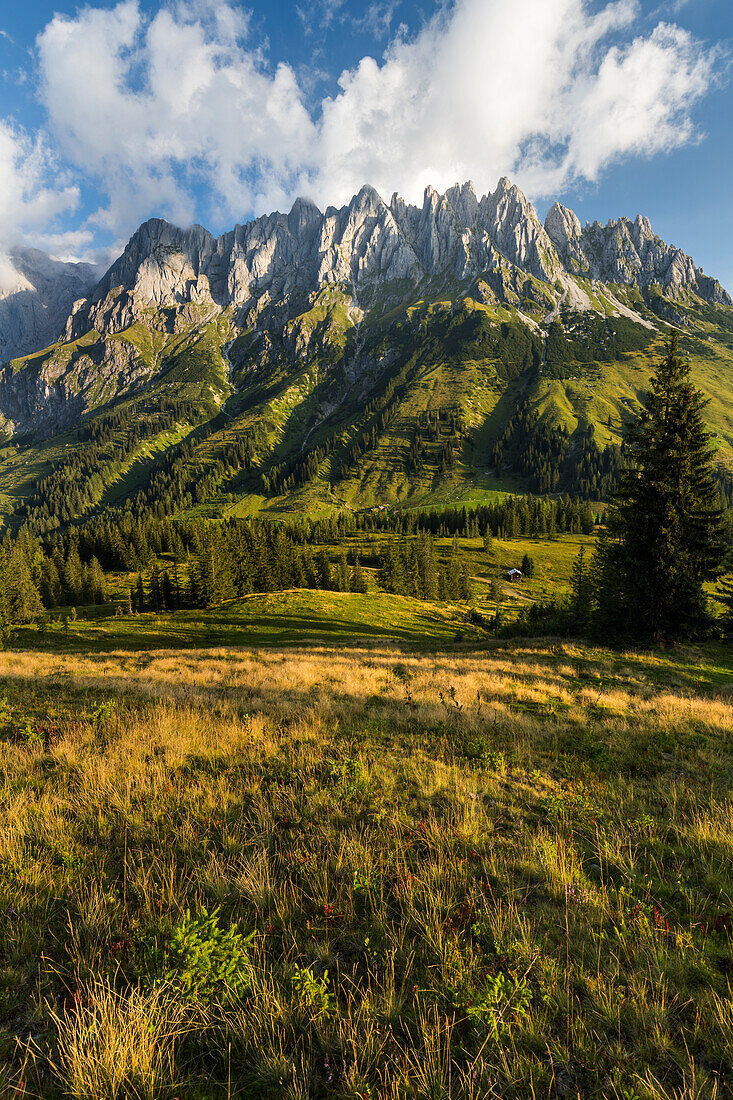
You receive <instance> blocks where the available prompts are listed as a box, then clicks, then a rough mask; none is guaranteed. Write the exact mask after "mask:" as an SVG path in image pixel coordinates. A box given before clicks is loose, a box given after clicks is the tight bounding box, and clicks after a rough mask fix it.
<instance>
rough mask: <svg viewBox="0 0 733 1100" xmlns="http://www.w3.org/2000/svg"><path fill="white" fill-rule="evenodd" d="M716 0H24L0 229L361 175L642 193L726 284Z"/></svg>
mask: <svg viewBox="0 0 733 1100" xmlns="http://www.w3.org/2000/svg"><path fill="white" fill-rule="evenodd" d="M731 57H733V4H731V2H730V0H688V2H685V0H666V2H665V0H641V2H639V0H613V2H608V0H511V3H509V2H508V0H450V2H445V3H442V4H436V3H435V2H433V0H421V2H416V0H367V2H366V3H357V2H356V0H296V2H292V3H291V2H289V0H279V2H269V3H265V2H262V0H253V2H252V3H250V4H237V3H231V4H229V3H221V2H216V0H187V2H186V3H185V4H184V3H178V2H177V0H171V2H170V3H168V4H163V5H161V4H158V3H151V2H148V0H140V3H135V0H121V2H117V3H106V2H92V3H91V4H88V5H87V6H85V7H78V6H76V5H74V4H72V3H68V2H67V0H59V2H58V3H51V2H46V0H29V2H26V3H24V4H23V3H18V4H15V5H12V7H11V6H10V5H4V6H3V10H2V12H1V13H0V90H1V92H2V95H1V97H0V104H1V105H2V106H0V250H2V249H3V248H5V249H7V248H8V247H10V246H11V245H12V244H13V243H15V242H16V241H19V240H20V241H26V242H28V243H35V244H39V245H40V246H42V247H46V248H48V249H49V250H50V251H51V252H53V253H54V254H56V255H59V256H64V257H66V256H68V257H73V256H77V257H81V256H84V257H93V256H96V257H99V258H102V257H107V256H108V255H109V254H110V253H111V252H114V250H115V249H118V248H119V247H120V246H121V245H123V244H124V242H125V240H126V239H127V238H128V237H129V235H130V233H131V232H132V231H134V229H135V227H136V226H137V224H138V223H139V222H140V221H141V220H143V219H144V218H146V217H150V216H164V217H168V218H171V219H172V220H175V221H178V222H181V223H187V222H191V221H199V222H201V223H202V224H204V225H206V226H207V227H208V228H210V229H211V230H212V231H214V232H220V231H222V230H224V229H226V228H230V227H231V225H232V224H234V222H235V221H244V220H247V219H248V218H249V217H251V216H253V215H255V214H259V213H262V212H265V211H268V210H272V209H276V208H286V207H288V206H289V204H290V203H291V202H292V199H293V198H294V196H295V195H296V194H298V193H300V192H303V193H307V194H309V195H310V196H311V197H313V198H314V199H315V200H316V201H317V202H318V203H319V205H320V206H321V207H325V205H327V204H328V203H329V202H333V203H335V204H340V203H342V202H345V201H347V200H348V198H349V197H350V195H351V194H352V193H353V192H354V191H356V190H358V187H359V186H360V184H361V183H363V182H370V183H373V184H374V185H375V186H376V187H377V188H378V189H379V190H380V192H381V193H382V194H383V195H384V197H385V198H386V199H389V197H390V196H391V193H392V191H393V190H399V191H400V193H401V194H403V195H404V196H405V197H406V198H407V199H408V200H410V201H421V195H422V191H423V189H424V187H425V185H426V184H427V183H431V184H433V185H435V186H436V187H438V188H439V189H441V190H442V189H444V188H445V187H446V186H449V185H450V184H451V183H453V182H456V181H457V180H461V181H462V180H464V179H467V178H472V179H473V180H474V181H475V183H476V186H477V190H479V191H482V192H485V191H487V190H491V189H493V188H494V186H495V185H496V182H497V180H498V178H499V177H500V176H501V175H504V174H506V175H509V176H510V177H511V178H512V179H514V180H515V181H516V182H517V183H519V185H520V186H522V187H523V188H524V190H525V191H526V192H527V194H528V195H529V197H530V198H531V199H532V200H533V201H534V202H535V205H536V206H537V209H538V212H539V213H540V216H544V213H545V212H546V210H547V208H548V207H549V205H551V203H552V201H554V199H555V198H558V199H560V201H562V202H564V203H565V205H567V206H570V207H572V209H574V210H575V211H576V213H577V214H578V216H579V217H580V219H581V221H585V220H586V219H588V220H593V219H595V218H598V219H599V220H601V221H606V220H607V219H608V218H611V217H617V216H619V215H621V214H625V215H628V216H631V217H633V216H635V215H636V214H637V213H644V214H647V215H648V216H649V217H650V218H651V220H652V224H653V226H654V228H655V230H656V231H657V232H658V233H659V234H660V236H662V237H663V238H664V239H665V240H667V241H669V242H670V243H674V244H677V245H679V246H681V247H682V248H684V249H685V251H687V252H689V253H690V254H691V255H692V256H693V257H694V259H695V261H696V262H697V263H698V264H700V265H702V267H703V268H704V269H705V271H706V272H708V273H709V274H712V275H715V276H717V277H718V278H720V279H721V281H722V282H723V283H724V284H725V285H726V286H727V287H728V288H729V289H731V290H733V205H732V204H731V198H730V195H731V188H730V179H731V176H732V175H733V138H732V134H731V122H732V120H733V79H731V77H732V73H731Z"/></svg>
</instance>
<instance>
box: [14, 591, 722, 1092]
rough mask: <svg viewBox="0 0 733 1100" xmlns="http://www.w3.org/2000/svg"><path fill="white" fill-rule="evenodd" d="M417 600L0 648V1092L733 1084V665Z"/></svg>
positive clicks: (712, 656)
mask: <svg viewBox="0 0 733 1100" xmlns="http://www.w3.org/2000/svg"><path fill="white" fill-rule="evenodd" d="M310 596H312V594H309V593H305V594H303V597H304V599H307V598H309V597H310ZM331 598H332V599H334V600H335V599H337V597H336V595H335V594H331ZM369 598H370V597H367V599H369ZM259 599H263V598H259ZM264 599H270V597H267V598H264ZM350 599H353V597H352V598H350ZM385 599H386V597H385ZM391 599H393V600H394V599H395V598H394V597H392V598H391ZM246 603H247V601H243V602H242V603H241V604H240V605H238V608H237V614H238V615H241V614H242V608H243V607H244V605H246ZM404 603H405V605H407V604H409V603H410V601H404ZM423 606H424V605H423ZM271 610H272V609H271ZM276 610H277V609H275V611H276ZM323 610H324V611H325V609H323ZM293 611H294V617H295V618H297V617H298V615H308V614H311V613H313V609H310V611H309V609H308V608H307V607H305V606H304V607H303V608H301V609H300V611H298V612H297V614H296V613H295V609H293ZM329 613H330V614H332V615H333V617H334V619H336V618H337V616H336V609H335V608H333V607H332V608H330V611H329ZM199 614H200V613H199ZM385 614H386V612H385ZM416 614H417V612H416V609H414V608H410V607H408V606H405V608H404V622H405V624H406V625H405V636H404V637H403V638H402V640H401V641H400V642H394V641H389V640H384V639H381V638H379V637H375V638H373V640H371V641H363V640H362V641H358V640H355V638H354V637H353V636H352V635H351V633H350V631H351V624H352V623H354V622H357V621H358V619H359V612H358V608H357V605H356V604H353V606H352V608H351V610H350V611H348V612H344V613H343V614H342V616H341V618H342V620H343V621H347V626H346V627H344V628H342V630H343V633H342V636H341V637H340V638H331V639H330V640H328V639H325V640H321V641H318V640H316V636H317V634H318V631H316V630H315V629H314V633H313V640H312V641H308V642H306V641H303V640H302V639H303V638H304V637H305V635H304V634H301V635H300V637H301V641H300V642H298V640H297V637H296V638H294V639H292V640H291V644H289V645H288V646H285V647H284V646H282V645H280V644H278V641H279V638H278V635H277V631H275V632H271V631H269V629H268V623H267V619H268V611H267V607H266V606H265V607H263V608H262V609H261V612H260V614H259V621H260V622H261V625H260V626H258V628H257V632H256V633H255V632H254V630H253V631H252V633H251V634H250V637H249V638H248V637H247V633H246V631H243V630H242V629H241V628H240V626H239V625H232V624H231V623H230V625H229V627H228V628H227V629H228V630H229V633H227V634H226V635H225V636H222V637H219V636H217V635H216V634H215V633H212V634H211V635H210V636H206V635H205V634H204V635H202V634H201V633H199V634H198V636H197V637H196V640H195V643H191V641H190V638H192V637H193V636H194V635H193V634H190V635H189V634H186V633H185V632H183V633H182V634H181V635H180V636H178V637H176V639H175V642H174V641H173V638H172V635H171V633H170V632H168V631H167V630H166V628H165V627H164V625H161V626H160V629H159V632H158V634H157V635H156V636H155V637H153V636H152V634H151V633H149V632H148V624H147V623H146V621H145V620H144V619H143V618H142V617H141V618H140V619H136V620H128V621H126V622H122V624H121V626H120V631H122V630H123V627H124V628H125V629H127V630H128V631H129V636H128V637H127V639H126V640H125V639H124V638H123V634H122V633H120V634H119V635H118V636H117V637H116V638H115V639H108V642H109V644H107V643H105V644H102V643H101V641H100V639H99V638H97V637H95V636H94V635H93V634H92V631H93V630H95V629H97V627H95V625H94V624H93V623H91V622H89V623H83V624H82V623H76V624H71V626H70V635H69V637H68V638H65V639H64V638H61V637H59V638H58V639H55V640H54V652H53V655H51V654H50V653H49V652H48V651H44V650H39V649H38V648H35V645H34V644H35V639H34V638H32V637H31V635H30V634H29V635H28V636H27V637H21V638H19V639H18V640H17V643H16V648H15V650H14V651H13V652H5V653H3V654H2V655H0V674H1V675H2V685H1V686H0V693H1V696H0V929H1V930H2V931H1V932H0V948H1V955H0V1096H2V1097H3V1098H5V1097H8V1098H9V1097H39V1096H40V1097H49V1098H52V1097H54V1098H55V1097H61V1096H72V1097H77V1098H79V1100H111V1098H119V1100H123V1098H132V1097H134V1098H136V1100H153V1098H155V1097H158V1098H161V1100H174V1098H179V1100H218V1098H222V1100H223V1098H230V1097H242V1098H252V1100H254V1098H260V1097H265V1098H273V1100H275V1098H283V1100H285V1098H293V1100H295V1098H306V1097H309V1098H320V1097H323V1098H351V1100H356V1098H361V1100H366V1098H367V1097H369V1098H370V1100H376V1098H377V1097H379V1098H382V1097H384V1098H385V1100H387V1098H389V1100H397V1098H398V1097H399V1098H402V1097H408V1098H424V1100H438V1098H446V1100H448V1098H460V1100H464V1098H465V1100H479V1098H488V1097H492V1098H494V1097H496V1098H499V1097H502V1098H509V1097H517V1098H520V1097H548V1096H549V1097H551V1096H568V1097H596V1096H597V1097H609V1098H617V1100H633V1098H638V1100H665V1098H667V1097H678V1098H680V1100H682V1098H690V1100H692V1098H693V1097H694V1098H708V1097H709V1098H711V1100H712V1098H713V1097H725V1096H730V1095H732V1094H733V1093H732V1086H731V1082H732V1081H733V1002H732V1000H731V990H730V980H731V974H732V973H733V965H732V964H731V936H732V935H733V916H732V914H733V897H732V896H731V895H732V892H733V859H732V857H733V799H732V797H731V795H732V792H733V738H732V737H731V734H732V732H733V652H732V651H731V650H730V648H727V649H725V648H723V647H715V646H712V645H710V646H707V647H701V648H686V649H670V650H665V651H663V652H654V653H637V652H633V653H618V652H612V651H607V650H603V649H594V648H591V647H589V646H585V645H581V644H569V643H567V644H557V643H550V642H548V643H545V642H541V641H539V642H533V643H512V644H501V643H497V642H496V641H492V642H484V643H482V645H481V646H480V647H479V648H477V647H476V645H475V644H474V646H473V648H470V647H469V645H468V643H464V645H463V646H462V647H456V646H448V647H446V645H445V642H444V640H443V641H442V645H441V647H440V648H438V647H437V646H436V644H434V645H433V649H432V651H430V652H426V651H423V652H418V651H416V650H415V648H414V644H413V643H414V639H415V637H416V635H417V632H418V627H419V623H418V621H417V619H416V618H415V616H416ZM275 617H276V616H275ZM226 618H227V615H226V614H225V612H222V613H221V620H222V621H224V620H226ZM375 618H376V616H374V615H372V621H373V620H374V619H375ZM201 621H202V622H203V621H204V618H202V620H201ZM238 621H241V620H238ZM131 624H132V625H131ZM133 627H134V629H135V630H138V631H139V633H138V636H137V640H138V644H137V646H136V647H135V646H134V645H133V642H134V634H133ZM170 629H171V630H172V627H171V628H170ZM207 629H208V628H207ZM308 629H311V627H310V626H309V627H308ZM434 629H435V631H436V643H437V642H441V639H442V637H443V636H442V635H441V634H440V629H441V628H439V627H438V626H434ZM447 629H448V630H451V629H452V626H450V627H449V628H447ZM212 630H213V627H212ZM72 631H73V634H72ZM324 638H325V635H324ZM187 640H188V644H187ZM255 640H256V641H258V642H259V641H262V640H267V641H269V642H270V643H271V644H270V645H268V646H266V647H261V646H257V645H255ZM41 642H42V644H44V645H45V644H46V642H45V641H44V640H43V639H41ZM346 643H348V644H346ZM176 647H177V648H176Z"/></svg>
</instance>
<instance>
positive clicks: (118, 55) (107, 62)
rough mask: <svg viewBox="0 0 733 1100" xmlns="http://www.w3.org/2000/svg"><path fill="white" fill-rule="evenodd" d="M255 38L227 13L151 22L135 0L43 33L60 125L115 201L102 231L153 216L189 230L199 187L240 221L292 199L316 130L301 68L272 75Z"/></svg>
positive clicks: (222, 9)
mask: <svg viewBox="0 0 733 1100" xmlns="http://www.w3.org/2000/svg"><path fill="white" fill-rule="evenodd" d="M245 32H246V24H243V23H242V21H241V20H239V19H238V17H237V14H236V13H235V12H234V10H233V9H230V8H228V7H227V6H226V5H216V6H214V5H204V4H201V3H199V4H195V5H186V6H185V8H184V7H182V6H181V7H179V8H175V9H170V8H165V9H162V10H161V11H159V12H158V13H157V15H156V16H155V17H154V18H153V19H152V20H151V21H150V22H147V21H146V19H145V18H144V16H143V15H142V14H141V12H140V10H139V8H138V5H137V3H135V0H124V2H123V3H121V4H118V5H117V7H115V8H112V9H104V10H102V9H95V8H85V9H83V10H82V11H81V12H80V13H79V14H78V15H77V16H76V17H75V18H67V17H66V16H63V15H57V16H55V17H54V19H53V20H52V21H51V23H49V25H48V26H47V27H46V28H45V30H44V31H43V33H42V34H41V35H40V36H39V39H38V49H39V57H40V64H41V71H42V75H43V83H42V96H43V100H44V103H45V106H46V108H47V111H48V115H49V121H50V126H51V129H52V132H53V133H54V135H55V138H56V140H57V142H58V144H59V146H60V148H62V149H63V151H64V154H65V156H67V157H68V158H70V159H71V160H72V161H73V162H74V164H75V165H77V166H78V167H79V168H80V169H81V170H83V171H85V172H87V173H89V174H91V175H93V176H94V177H96V179H97V180H98V181H99V184H100V186H101V187H102V188H103V189H104V190H105V191H106V193H107V194H108V196H109V205H108V207H107V208H106V209H102V210H100V211H99V212H98V214H97V217H96V220H97V221H98V223H99V224H101V225H104V226H106V227H108V228H114V227H116V226H117V225H119V223H120V220H121V219H123V220H126V221H127V222H131V221H135V220H139V219H140V218H141V217H144V216H145V215H146V214H148V213H150V212H151V211H154V210H155V211H159V212H163V213H166V214H167V215H168V216H169V217H172V218H174V219H176V220H178V221H189V220H191V218H192V217H193V216H195V214H196V213H197V211H196V210H195V205H194V201H193V199H192V193H191V184H192V183H195V182H197V181H203V182H205V183H206V184H207V186H208V187H209V188H210V189H211V193H212V195H214V196H215V197H218V199H219V200H220V201H221V202H222V203H223V205H224V207H225V208H226V210H227V211H233V210H235V209H238V210H240V211H241V212H242V213H246V212H248V211H250V210H251V209H253V208H255V207H257V206H259V205H261V203H262V202H263V201H264V197H265V196H267V197H268V200H269V201H271V200H272V198H274V197H277V198H284V197H285V196H286V194H288V193H289V192H290V190H291V188H292V185H293V181H294V179H295V178H296V177H297V175H298V174H299V172H300V171H301V166H302V165H303V163H305V162H306V161H307V160H308V156H309V152H310V149H311V148H312V144H313V139H314V133H315V130H314V125H313V122H312V121H311V118H310V116H309V114H308V112H307V110H306V108H305V105H304V103H303V100H302V96H301V92H300V89H299V87H298V85H297V82H296V79H295V76H294V73H293V71H292V69H291V68H290V67H289V66H288V65H286V64H282V65H279V66H278V67H277V68H276V69H275V70H274V71H273V72H270V71H269V70H267V68H266V66H265V64H264V62H263V60H262V57H261V54H260V51H259V50H257V49H248V48H246V46H245V45H244V43H243V41H242V39H243V37H244V34H245Z"/></svg>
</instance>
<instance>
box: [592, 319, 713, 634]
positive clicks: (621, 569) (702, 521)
mask: <svg viewBox="0 0 733 1100" xmlns="http://www.w3.org/2000/svg"><path fill="white" fill-rule="evenodd" d="M705 405H706V401H705V399H704V397H703V395H702V394H701V393H700V391H699V390H698V389H697V388H696V387H695V386H694V385H693V383H692V381H691V379H690V368H689V364H688V363H687V362H685V361H684V360H683V359H681V358H680V356H679V355H678V354H677V336H676V335H674V336H673V337H672V339H671V340H670V342H669V344H668V345H667V348H666V355H665V357H664V359H663V360H662V362H661V363H660V364H659V365H658V367H657V369H656V371H655V373H654V374H653V376H652V378H651V381H650V385H649V392H648V394H647V397H646V402H645V407H644V408H643V410H642V412H641V414H640V416H639V418H638V419H637V420H636V421H635V422H634V423H633V424H632V425H631V426H630V427H629V428H628V429H627V431H626V455H627V462H628V465H627V467H626V469H625V470H624V472H623V474H622V477H621V481H620V484H619V487H618V490H617V493H616V497H615V500H614V502H613V505H612V507H611V509H610V511H609V516H608V527H607V530H606V531H605V532H603V533H602V535H601V537H600V539H599V545H598V548H597V551H596V556H595V577H596V584H597V600H598V623H599V626H600V627H601V628H602V630H603V631H604V632H605V633H610V634H612V635H614V636H617V637H620V636H627V637H633V638H638V639H640V640H642V639H648V640H658V639H660V638H665V637H669V638H674V637H680V636H684V635H686V634H688V633H690V632H691V631H694V630H695V629H697V628H699V627H700V626H701V625H703V624H704V622H705V621H706V617H707V616H706V600H705V592H704V588H703V585H704V583H705V581H707V580H710V579H712V578H713V577H715V576H716V575H717V574H718V572H719V567H720V563H721V561H722V558H723V555H724V550H725V541H724V534H723V516H722V509H721V507H720V498H719V495H718V490H717V486H716V482H715V478H714V474H713V469H712V458H713V453H714V452H713V448H712V447H711V445H710V433H709V432H707V431H706V430H705V425H704V421H703V410H704V409H705Z"/></svg>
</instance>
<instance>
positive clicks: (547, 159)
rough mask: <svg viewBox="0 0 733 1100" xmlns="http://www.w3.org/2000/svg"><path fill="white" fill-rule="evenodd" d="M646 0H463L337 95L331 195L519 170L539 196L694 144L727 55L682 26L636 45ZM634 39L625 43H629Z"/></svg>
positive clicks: (327, 177) (325, 125) (351, 75)
mask: <svg viewBox="0 0 733 1100" xmlns="http://www.w3.org/2000/svg"><path fill="white" fill-rule="evenodd" d="M637 16H638V7H637V4H636V3H635V2H634V0H619V2H616V3H613V4H608V5H606V6H605V7H604V8H602V9H601V10H600V11H599V12H598V13H597V14H595V15H594V14H591V13H590V11H589V6H588V5H587V4H585V3H584V2H583V0H522V2H521V3H514V4H507V3H505V2H504V0H460V2H458V3H456V5H455V6H454V7H453V8H452V9H451V10H450V11H448V12H444V13H442V14H440V15H438V16H436V17H435V18H434V19H433V21H432V22H431V23H430V24H428V25H427V26H426V27H425V28H424V30H423V31H422V32H421V33H420V34H419V35H418V36H417V37H416V38H415V39H413V40H412V41H400V42H396V43H394V44H393V45H392V46H391V47H390V49H389V50H388V51H387V54H386V56H385V59H384V61H383V62H382V64H378V63H377V62H376V61H374V60H373V59H371V58H365V59H363V60H362V62H361V63H360V65H359V66H358V68H357V69H355V70H353V71H350V72H347V73H344V74H343V75H342V77H341V80H340V85H341V93H340V94H339V95H338V96H336V97H334V98H333V99H332V100H330V101H328V102H326V103H325V104H324V111H323V122H322V125H321V128H320V130H321V148H320V161H319V165H318V167H317V169H316V172H315V174H314V176H313V184H314V187H315V189H316V191H317V193H318V194H319V195H320V194H326V193H327V194H329V195H333V194H334V193H337V194H338V196H339V197H340V198H344V197H346V196H347V195H348V194H349V193H351V192H352V191H353V190H354V188H355V187H358V186H359V184H360V183H361V182H362V181H363V180H369V181H370V182H372V183H373V184H374V185H375V186H376V187H377V188H378V189H382V190H384V191H387V192H389V191H390V190H391V189H392V188H393V187H398V188H399V189H400V190H402V191H403V192H404V193H405V194H406V196H407V197H408V198H416V197H417V196H418V195H419V193H420V192H421V190H422V188H423V186H424V185H425V184H426V183H428V182H430V183H432V184H433V185H434V186H437V187H444V186H446V185H449V184H450V183H452V182H455V181H456V180H464V179H466V178H469V177H471V178H473V179H474V180H475V181H476V183H477V185H478V186H479V187H480V188H481V189H487V188H489V187H493V186H494V184H495V182H496V179H497V177H498V176H500V175H502V174H508V175H510V176H512V177H513V178H515V179H517V181H518V182H519V183H521V184H523V185H524V186H525V187H526V188H527V189H528V190H529V191H530V192H532V193H533V194H535V195H545V194H549V193H552V192H554V191H556V190H559V189H560V188H563V187H566V186H567V185H568V184H569V183H572V182H573V181H575V180H578V179H586V180H595V179H597V178H598V176H599V174H600V172H601V171H602V170H603V169H604V168H605V167H606V166H607V165H609V164H611V163H612V162H614V161H616V160H618V159H620V158H622V157H624V156H628V155H631V154H634V155H650V154H653V153H658V152H662V151H666V150H670V149H672V148H674V147H675V146H678V145H680V144H683V143H684V142H686V141H689V140H690V138H691V137H692V136H693V134H694V126H693V123H692V121H691V119H690V114H689V111H690V108H691V107H692V105H693V104H694V103H695V101H696V100H697V99H698V98H699V97H700V96H701V95H703V94H704V92H705V91H706V89H707V88H708V86H709V85H710V82H711V80H712V79H713V70H714V56H713V55H711V53H710V52H706V50H705V49H704V48H703V47H701V46H700V44H699V43H697V42H696V41H695V40H694V39H692V38H691V36H690V35H689V34H687V33H686V32H685V31H683V30H681V29H680V28H678V27H674V26H668V25H665V24H660V25H659V26H657V27H656V28H655V29H654V30H653V32H652V33H651V34H649V35H647V36H645V37H637V38H634V39H632V40H631V41H630V42H629V41H628V32H629V30H630V29H631V28H633V26H634V23H635V21H636V18H637ZM624 38H625V39H626V41H625V42H624V41H623V40H624Z"/></svg>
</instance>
